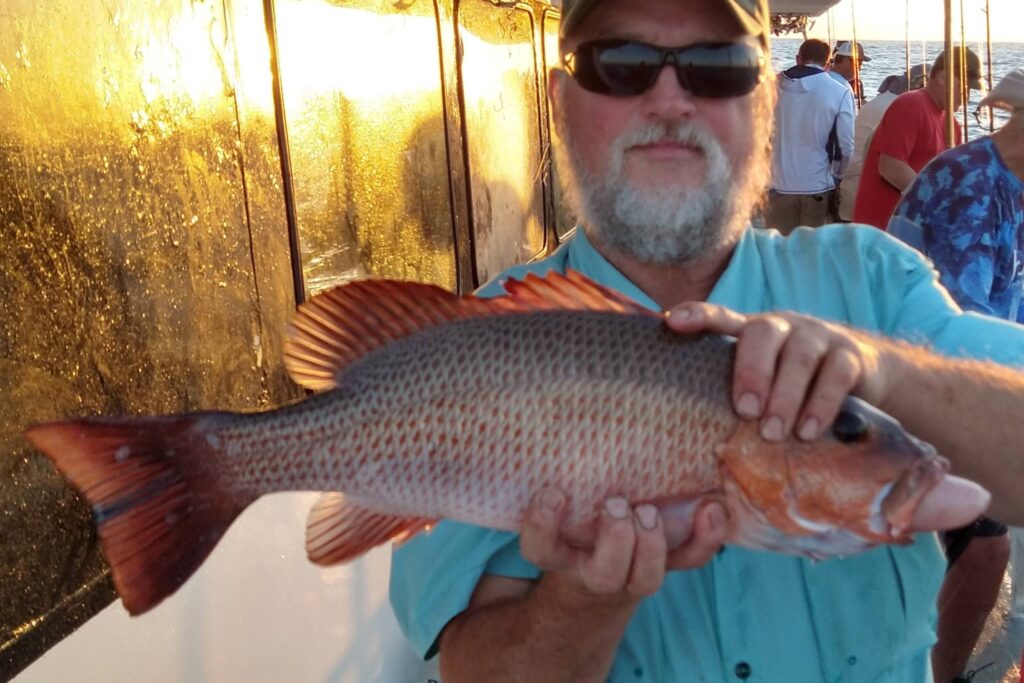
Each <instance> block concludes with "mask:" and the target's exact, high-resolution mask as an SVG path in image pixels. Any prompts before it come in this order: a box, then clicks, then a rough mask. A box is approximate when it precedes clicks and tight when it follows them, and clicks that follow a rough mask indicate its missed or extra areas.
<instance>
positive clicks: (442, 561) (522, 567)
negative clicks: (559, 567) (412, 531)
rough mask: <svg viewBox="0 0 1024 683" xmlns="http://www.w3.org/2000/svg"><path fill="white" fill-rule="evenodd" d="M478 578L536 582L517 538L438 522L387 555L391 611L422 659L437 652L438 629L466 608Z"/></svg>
mask: <svg viewBox="0 0 1024 683" xmlns="http://www.w3.org/2000/svg"><path fill="white" fill-rule="evenodd" d="M484 574H493V575H497V576H506V577H510V578H517V579H536V578H538V577H539V576H540V570H539V569H538V568H537V567H536V566H534V565H532V564H530V563H529V562H527V561H526V560H525V559H523V556H522V554H521V553H520V552H519V536H518V535H517V534H514V533H511V532H508V531H496V530H493V529H485V528H482V527H477V526H473V525H471V524H463V523H459V522H449V521H444V522H441V523H439V524H438V525H437V526H436V527H435V528H434V529H432V530H431V531H430V532H428V533H425V534H420V535H419V536H416V537H414V538H413V539H411V540H410V541H408V542H407V543H405V544H404V545H402V546H400V547H398V548H396V549H395V551H394V552H393V553H392V555H391V582H390V595H389V597H390V600H391V608H392V609H393V610H394V612H395V617H396V618H397V620H398V624H399V626H400V627H401V629H402V631H403V632H404V633H405V636H406V638H408V640H409V642H410V643H411V644H412V646H413V648H414V649H415V650H416V652H418V653H419V655H420V656H421V657H423V658H424V659H429V658H430V657H433V656H434V655H436V654H437V652H438V639H439V637H440V635H441V631H443V630H444V627H445V626H447V624H448V622H449V621H451V620H452V619H453V618H454V617H455V616H457V615H458V614H459V613H461V612H462V611H464V610H465V609H466V607H468V606H469V600H470V598H471V597H472V596H473V591H474V590H475V589H476V585H477V583H479V582H480V578H481V577H482V576H483V575H484Z"/></svg>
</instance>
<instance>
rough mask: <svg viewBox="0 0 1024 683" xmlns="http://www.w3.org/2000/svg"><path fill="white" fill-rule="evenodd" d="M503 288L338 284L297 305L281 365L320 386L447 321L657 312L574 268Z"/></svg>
mask: <svg viewBox="0 0 1024 683" xmlns="http://www.w3.org/2000/svg"><path fill="white" fill-rule="evenodd" d="M504 286H505V290H506V292H507V294H505V295H504V296H498V297H494V298H480V297H476V296H472V295H470V296H462V297H460V296H458V295H456V294H452V293H451V292H449V291H447V290H445V289H442V288H441V287H437V286H435V285H427V284H422V283H417V282H400V281H397V280H357V281H354V282H349V283H347V284H344V285H339V286H338V287H335V288H333V289H329V290H327V291H325V292H322V293H321V294H318V295H317V296H315V297H313V298H312V299H310V300H309V301H307V302H305V303H304V304H302V305H301V306H299V309H298V311H296V313H295V315H294V316H293V318H292V320H291V323H290V325H289V328H288V337H287V339H286V340H285V347H284V356H285V366H286V367H287V368H288V373H289V375H291V377H292V379H293V380H295V382H296V383H298V384H300V385H302V386H304V387H306V388H307V389H313V390H315V391H320V390H326V389H332V388H334V387H335V386H337V377H338V375H339V373H340V371H341V370H342V369H344V368H345V367H347V366H348V365H350V364H351V363H353V362H354V361H356V360H358V359H359V358H362V357H363V356H366V355H367V354H369V353H370V352H372V351H373V350H375V349H377V348H379V347H381V346H384V345H385V344H387V343H388V342H391V341H394V340H396V339H400V338H402V337H406V336H409V335H411V334H414V333H416V332H419V331H420V330H424V329H426V328H428V327H432V326H434V325H440V324H443V323H446V322H453V321H456V320H464V319H466V318H476V317H483V316H488V315H501V314H505V313H524V312H535V311H552V310H594V311H611V312H615V313H643V314H645V315H657V314H656V313H653V312H652V311H650V310H648V309H646V308H644V307H642V306H640V305H639V304H637V303H635V302H633V301H631V300H630V299H628V298H626V297H625V296H623V295H621V294H619V293H617V292H614V291H612V290H610V289H607V288H605V287H602V286H601V285H598V284H597V283H595V282H593V281H592V280H590V279H588V278H587V277H585V276H584V275H581V274H579V273H577V272H575V271H569V272H568V273H567V274H565V275H563V274H561V273H556V272H550V273H548V274H547V275H546V276H544V277H540V276H537V275H533V274H530V275H527V276H526V277H525V278H524V279H523V280H516V279H509V280H508V281H507V282H505V283H504Z"/></svg>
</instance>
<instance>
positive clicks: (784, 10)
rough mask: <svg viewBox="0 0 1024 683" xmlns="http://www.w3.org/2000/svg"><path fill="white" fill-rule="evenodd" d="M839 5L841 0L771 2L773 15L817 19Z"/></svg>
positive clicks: (786, 0) (773, 0) (776, 0)
mask: <svg viewBox="0 0 1024 683" xmlns="http://www.w3.org/2000/svg"><path fill="white" fill-rule="evenodd" d="M838 4H839V0H769V2H768V5H769V7H770V8H771V11H772V13H773V14H806V15H808V16H811V17H817V16H820V15H822V14H824V13H825V12H827V11H828V10H829V8H831V7H834V6H835V5H838Z"/></svg>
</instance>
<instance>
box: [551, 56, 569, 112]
mask: <svg viewBox="0 0 1024 683" xmlns="http://www.w3.org/2000/svg"><path fill="white" fill-rule="evenodd" d="M568 77H569V74H567V73H566V72H565V70H563V69H561V68H559V67H552V68H551V69H549V70H548V108H549V111H550V112H551V118H550V120H551V121H557V120H558V115H559V113H560V112H559V111H557V108H558V106H559V102H561V98H559V97H558V91H559V88H564V87H565V79H566V78H568Z"/></svg>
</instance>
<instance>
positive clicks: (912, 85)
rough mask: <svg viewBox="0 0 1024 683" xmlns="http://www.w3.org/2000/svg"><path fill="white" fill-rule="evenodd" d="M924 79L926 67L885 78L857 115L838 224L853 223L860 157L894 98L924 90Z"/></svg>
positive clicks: (862, 162) (862, 159) (841, 191)
mask: <svg viewBox="0 0 1024 683" xmlns="http://www.w3.org/2000/svg"><path fill="white" fill-rule="evenodd" d="M927 76H928V65H927V64H917V65H916V66H913V67H911V69H910V73H909V74H908V73H906V72H904V73H902V74H900V75H891V76H887V77H886V78H885V80H884V81H882V84H881V85H880V86H878V94H877V95H875V96H874V97H873V98H871V99H870V100H869V101H868V102H866V103H865V104H864V106H862V107H861V108H860V111H858V112H857V120H856V123H854V126H853V156H852V157H851V159H850V163H849V165H847V167H846V171H845V172H844V173H843V177H842V182H840V184H839V211H838V215H839V220H841V221H844V222H847V223H849V222H850V221H852V220H853V205H854V202H856V200H857V188H858V187H859V186H860V174H861V171H863V170H864V155H865V154H867V151H868V143H869V142H871V136H872V135H874V133H875V129H876V128H878V124H879V123H881V122H882V116H883V115H884V114H885V111H886V110H887V109H888V108H889V105H890V104H892V103H893V102H894V101H895V100H896V98H897V97H898V96H900V95H902V94H903V93H905V92H907V91H908V90H917V89H918V88H921V87H924V84H925V80H926V78H927Z"/></svg>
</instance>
